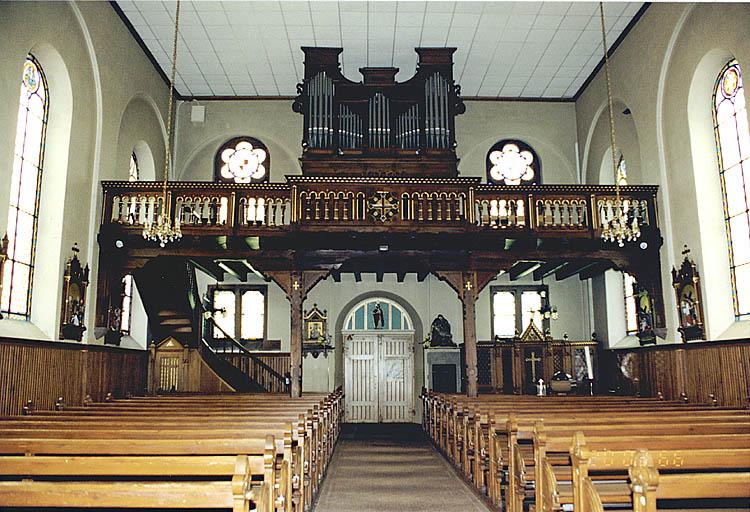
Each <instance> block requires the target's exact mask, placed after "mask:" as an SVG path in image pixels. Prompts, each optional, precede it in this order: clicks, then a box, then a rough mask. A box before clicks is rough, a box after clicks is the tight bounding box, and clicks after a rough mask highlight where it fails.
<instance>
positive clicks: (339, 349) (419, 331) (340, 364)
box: [333, 291, 424, 386]
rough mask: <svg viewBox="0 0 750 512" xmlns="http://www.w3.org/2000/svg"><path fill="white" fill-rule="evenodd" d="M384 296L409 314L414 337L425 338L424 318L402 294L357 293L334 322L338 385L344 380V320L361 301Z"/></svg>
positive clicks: (418, 362) (384, 292)
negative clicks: (420, 316)
mask: <svg viewBox="0 0 750 512" xmlns="http://www.w3.org/2000/svg"><path fill="white" fill-rule="evenodd" d="M377 297H380V298H384V299H389V300H391V301H393V302H395V303H397V304H399V305H400V306H401V308H402V309H403V310H404V311H405V312H406V313H407V314H408V315H409V319H410V320H411V324H412V330H413V331H414V339H415V340H417V341H419V340H423V339H424V329H423V326H422V320H421V319H420V318H419V314H418V313H417V310H416V309H414V307H413V306H412V305H411V304H410V303H409V302H408V301H406V300H404V299H403V298H402V297H401V296H399V295H396V294H395V293H391V292H386V291H369V292H365V293H362V294H360V295H357V296H356V297H354V298H353V299H352V300H350V301H349V302H347V303H346V304H344V306H343V307H342V308H341V313H339V316H338V317H337V318H336V323H335V324H334V331H333V333H334V338H335V346H336V371H335V382H336V385H337V386H338V385H341V384H342V383H343V382H344V377H343V376H344V361H343V345H344V339H343V336H342V335H341V332H342V331H343V330H344V322H345V320H346V318H347V316H348V315H349V312H350V311H351V310H352V309H353V308H354V307H355V306H356V305H357V304H359V303H361V302H364V301H366V300H368V299H372V298H377ZM416 363H417V364H418V365H419V364H420V361H419V358H417V360H416Z"/></svg>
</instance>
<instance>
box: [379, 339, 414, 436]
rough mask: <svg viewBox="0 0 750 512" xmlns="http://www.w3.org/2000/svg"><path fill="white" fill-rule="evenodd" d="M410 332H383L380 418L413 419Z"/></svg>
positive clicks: (407, 420)
mask: <svg viewBox="0 0 750 512" xmlns="http://www.w3.org/2000/svg"><path fill="white" fill-rule="evenodd" d="M411 341H412V335H411V334H384V335H381V336H380V383H379V388H380V396H379V401H380V422H381V423H410V422H411V420H412V416H413V414H412V413H413V411H412V409H413V400H414V393H413V392H412V386H413V385H414V352H413V350H412V343H411Z"/></svg>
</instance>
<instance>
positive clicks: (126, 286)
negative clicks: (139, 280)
mask: <svg viewBox="0 0 750 512" xmlns="http://www.w3.org/2000/svg"><path fill="white" fill-rule="evenodd" d="M120 295H121V297H122V301H121V305H120V331H122V332H123V333H124V334H130V324H131V319H132V318H133V276H132V275H130V274H128V275H126V276H125V277H123V278H122V292H121V294H120Z"/></svg>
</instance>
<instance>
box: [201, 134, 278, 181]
mask: <svg viewBox="0 0 750 512" xmlns="http://www.w3.org/2000/svg"><path fill="white" fill-rule="evenodd" d="M270 165H271V157H270V155H269V154H268V149H267V148H266V146H265V145H264V144H263V143H262V142H261V141H259V140H257V139H253V138H252V137H237V138H234V139H231V140H229V141H227V142H226V143H225V144H224V145H223V146H221V148H220V149H219V151H218V152H217V153H216V158H215V159H214V175H215V179H216V181H223V182H229V183H258V182H263V181H268V175H269V172H270V170H271V169H270Z"/></svg>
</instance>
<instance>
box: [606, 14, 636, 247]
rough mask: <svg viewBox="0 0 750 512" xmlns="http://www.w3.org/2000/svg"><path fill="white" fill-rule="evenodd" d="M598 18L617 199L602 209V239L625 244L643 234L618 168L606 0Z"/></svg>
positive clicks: (621, 244) (623, 178) (621, 245)
mask: <svg viewBox="0 0 750 512" xmlns="http://www.w3.org/2000/svg"><path fill="white" fill-rule="evenodd" d="M599 18H600V21H601V26H602V47H603V48H604V74H605V76H606V78H607V110H608V111H609V136H610V144H611V147H610V149H611V153H612V172H613V174H614V177H615V200H614V202H611V203H609V202H608V203H607V204H606V205H605V206H604V208H603V209H602V210H601V212H600V217H601V222H602V235H601V236H602V240H604V241H605V242H617V245H619V246H620V247H623V246H624V245H625V242H632V241H634V240H637V239H638V238H639V237H640V236H641V228H640V225H639V221H638V215H636V210H635V208H634V207H633V205H632V204H631V202H630V201H629V200H627V199H623V198H622V197H621V195H620V185H626V184H627V182H626V181H625V180H626V178H625V174H624V173H623V172H622V171H621V170H620V169H619V165H618V162H617V154H616V149H615V148H616V144H615V118H614V109H613V106H612V84H611V81H610V77H609V55H608V53H607V33H606V30H605V27H604V3H603V2H599Z"/></svg>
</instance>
